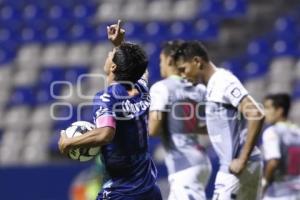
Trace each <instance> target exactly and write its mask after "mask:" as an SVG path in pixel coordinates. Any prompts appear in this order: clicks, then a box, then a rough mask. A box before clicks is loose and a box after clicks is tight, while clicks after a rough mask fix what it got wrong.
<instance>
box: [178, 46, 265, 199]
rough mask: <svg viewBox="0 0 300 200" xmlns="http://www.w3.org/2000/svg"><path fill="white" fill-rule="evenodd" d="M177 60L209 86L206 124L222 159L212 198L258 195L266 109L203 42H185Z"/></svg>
mask: <svg viewBox="0 0 300 200" xmlns="http://www.w3.org/2000/svg"><path fill="white" fill-rule="evenodd" d="M175 60H176V64H177V66H178V67H180V68H183V69H184V70H185V71H184V72H185V74H186V77H188V78H191V79H194V80H198V81H199V82H203V83H204V84H205V85H206V86H207V88H206V90H207V92H206V100H207V104H206V109H205V110H206V111H205V113H206V125H207V130H208V135H209V137H210V140H211V142H212V144H213V147H214V149H215V151H216V153H217V155H218V157H219V159H220V169H219V171H218V174H217V177H216V181H215V190H214V196H213V200H232V199H239V200H256V199H258V198H259V197H260V182H261V180H260V179H261V174H262V161H261V159H262V158H261V155H260V151H259V149H258V148H257V147H256V146H255V145H256V141H257V138H258V136H259V134H260V132H261V128H262V125H263V121H264V114H263V112H262V111H261V110H260V108H259V107H258V105H257V103H256V102H255V100H254V99H253V98H251V97H250V96H249V94H248V92H247V90H246V89H245V88H244V86H243V85H242V84H241V82H240V81H239V80H238V79H237V78H236V77H235V76H234V75H233V74H232V73H230V72H229V71H227V70H225V69H221V68H218V67H216V66H215V65H214V64H213V63H212V62H211V61H210V59H209V56H208V53H207V51H206V49H205V47H204V46H203V45H202V44H201V43H200V42H197V41H191V42H187V43H185V44H183V45H182V47H181V48H179V50H178V52H177V53H176V55H175Z"/></svg>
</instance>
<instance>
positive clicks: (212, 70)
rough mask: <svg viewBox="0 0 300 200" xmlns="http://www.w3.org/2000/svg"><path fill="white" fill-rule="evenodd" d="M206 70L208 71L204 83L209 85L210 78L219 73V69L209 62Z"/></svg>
mask: <svg viewBox="0 0 300 200" xmlns="http://www.w3.org/2000/svg"><path fill="white" fill-rule="evenodd" d="M206 70H207V71H206V73H205V74H204V77H203V82H204V84H205V85H207V84H208V81H209V80H210V78H211V77H212V76H213V75H214V73H215V72H216V71H217V67H216V66H215V65H214V64H213V63H212V62H209V63H207V66H206Z"/></svg>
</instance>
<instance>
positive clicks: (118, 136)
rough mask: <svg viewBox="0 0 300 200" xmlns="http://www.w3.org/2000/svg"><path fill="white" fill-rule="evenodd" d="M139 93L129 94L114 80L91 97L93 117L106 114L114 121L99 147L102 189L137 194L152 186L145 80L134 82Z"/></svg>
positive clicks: (152, 167) (152, 171)
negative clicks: (103, 175) (110, 135)
mask: <svg viewBox="0 0 300 200" xmlns="http://www.w3.org/2000/svg"><path fill="white" fill-rule="evenodd" d="M135 87H136V89H137V90H138V91H139V93H138V94H137V95H135V96H129V95H128V92H127V90H126V87H125V85H123V84H120V83H116V84H112V85H110V86H109V87H108V88H106V90H105V91H101V92H99V93H97V94H96V96H95V98H94V111H93V113H94V120H95V123H96V120H97V118H99V117H103V116H108V117H112V118H113V119H114V122H115V137H114V139H113V140H112V142H111V143H109V144H107V145H104V146H102V148H101V157H102V161H103V163H104V165H105V168H106V172H107V175H108V176H107V180H106V183H105V184H104V186H103V188H104V190H105V189H106V190H107V189H108V190H109V191H111V192H114V193H118V194H120V195H139V194H142V193H145V192H147V191H150V190H151V189H153V187H154V185H155V181H156V174H157V171H156V168H155V165H154V163H153V161H152V159H151V157H150V155H149V153H148V124H147V119H148V109H149V106H150V97H149V93H148V88H147V85H146V82H145V81H143V80H139V81H138V82H137V83H136V84H135Z"/></svg>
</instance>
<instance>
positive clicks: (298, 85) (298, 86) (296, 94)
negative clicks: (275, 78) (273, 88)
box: [292, 80, 300, 100]
mask: <svg viewBox="0 0 300 200" xmlns="http://www.w3.org/2000/svg"><path fill="white" fill-rule="evenodd" d="M293 85H294V89H293V94H292V96H293V99H294V100H296V99H297V100H299V99H300V80H296V81H295V82H294V84H293Z"/></svg>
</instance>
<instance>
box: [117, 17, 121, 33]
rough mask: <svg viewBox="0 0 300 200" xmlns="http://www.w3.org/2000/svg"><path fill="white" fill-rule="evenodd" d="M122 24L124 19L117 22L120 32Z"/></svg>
mask: <svg viewBox="0 0 300 200" xmlns="http://www.w3.org/2000/svg"><path fill="white" fill-rule="evenodd" d="M121 24H122V21H121V20H120V19H119V20H118V24H117V32H118V33H119V32H120V30H121Z"/></svg>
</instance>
